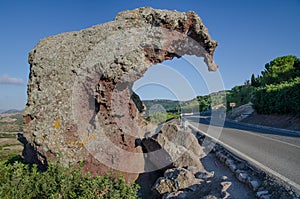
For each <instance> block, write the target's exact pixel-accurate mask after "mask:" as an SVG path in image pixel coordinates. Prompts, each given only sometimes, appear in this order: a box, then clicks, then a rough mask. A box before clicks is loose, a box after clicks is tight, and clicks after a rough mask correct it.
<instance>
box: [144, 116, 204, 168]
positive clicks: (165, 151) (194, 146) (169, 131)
mask: <svg viewBox="0 0 300 199" xmlns="http://www.w3.org/2000/svg"><path fill="white" fill-rule="evenodd" d="M178 126H179V125H178V124H176V122H175V121H172V122H169V123H166V124H165V125H163V126H162V128H161V130H160V132H159V133H158V134H156V135H155V136H153V137H151V138H145V139H144V140H143V141H142V142H143V146H144V147H145V149H146V152H147V160H149V161H151V163H152V165H153V166H154V168H153V169H151V170H156V169H161V168H163V167H166V166H168V165H172V166H174V167H176V168H181V167H194V168H195V169H194V170H197V172H201V171H204V168H203V166H202V164H201V162H200V158H201V157H203V156H204V155H205V154H204V152H203V150H202V147H201V146H200V145H199V143H198V140H197V138H196V136H195V135H194V134H192V133H191V132H190V131H185V130H184V129H180V128H179V127H178Z"/></svg>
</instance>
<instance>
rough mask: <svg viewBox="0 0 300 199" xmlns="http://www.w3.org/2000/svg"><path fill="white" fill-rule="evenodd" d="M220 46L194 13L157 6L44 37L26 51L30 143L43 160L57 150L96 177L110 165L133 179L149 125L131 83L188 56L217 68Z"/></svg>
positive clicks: (26, 133)
mask: <svg viewBox="0 0 300 199" xmlns="http://www.w3.org/2000/svg"><path fill="white" fill-rule="evenodd" d="M216 46H217V43H216V42H215V41H213V40H212V39H211V38H210V36H209V34H208V32H207V29H206V27H205V26H204V25H203V23H202V21H201V19H200V18H199V16H198V15H197V14H196V13H194V12H187V13H183V12H177V11H167V10H155V9H152V8H139V9H135V10H131V11H124V12H121V13H119V14H118V15H117V17H116V18H115V20H114V21H112V22H108V23H105V24H101V25H96V26H93V27H91V28H88V29H84V30H81V31H74V32H68V33H63V34H59V35H55V36H51V37H48V38H45V39H43V40H41V41H40V42H39V43H38V45H37V46H36V47H35V48H34V49H33V50H32V51H31V52H30V54H29V64H30V79H29V82H28V102H27V106H26V109H25V121H26V125H25V127H24V137H25V138H26V139H27V141H28V147H27V148H33V149H34V150H36V151H38V153H37V154H41V155H40V156H39V157H37V159H41V160H40V162H46V160H44V159H47V160H49V159H52V160H55V159H57V156H58V155H60V157H61V160H60V162H61V163H62V164H64V165H68V164H73V163H77V162H79V161H84V162H85V163H86V164H85V169H86V170H88V171H90V172H91V173H93V174H95V173H99V174H102V173H105V172H107V171H108V170H109V169H113V170H116V171H121V172H123V173H124V174H125V177H126V178H127V180H129V181H130V180H134V179H136V177H137V174H138V173H141V172H144V170H145V163H144V154H143V152H142V149H141V147H136V139H137V138H143V137H144V134H145V133H146V132H148V131H149V129H150V130H151V128H150V127H149V125H148V123H147V122H146V121H145V120H144V119H143V118H142V117H141V113H142V112H143V105H142V103H141V101H140V99H139V97H138V96H137V95H136V94H135V93H134V92H133V91H132V89H131V88H132V84H133V82H134V81H136V80H137V79H139V78H140V77H142V75H143V73H144V72H145V71H146V70H147V68H149V67H150V66H151V65H153V64H156V63H160V62H163V61H164V60H168V59H172V58H174V57H181V56H183V55H185V54H188V55H196V56H199V57H204V61H205V62H206V64H207V66H208V69H209V70H216V69H217V66H216V65H215V64H214V62H213V53H214V50H215V47H216ZM163 139H165V138H162V139H161V140H163ZM168 139H169V138H168ZM29 145H30V146H29ZM24 154H30V153H24ZM27 159H30V158H27Z"/></svg>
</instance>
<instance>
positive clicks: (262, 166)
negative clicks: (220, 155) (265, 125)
mask: <svg viewBox="0 0 300 199" xmlns="http://www.w3.org/2000/svg"><path fill="white" fill-rule="evenodd" d="M189 126H190V127H191V128H193V129H195V130H197V131H199V132H201V133H203V134H204V135H205V136H208V137H209V138H211V139H212V140H214V141H215V142H216V143H219V144H220V145H222V146H224V147H225V148H227V149H229V150H230V151H232V152H233V153H235V154H236V155H238V156H240V157H241V158H245V159H247V160H248V161H250V162H252V163H253V164H255V165H257V166H258V167H260V168H261V169H263V170H264V171H266V172H268V173H270V174H271V175H273V176H275V177H277V178H279V179H281V180H283V181H284V182H286V183H287V184H289V185H291V186H292V187H294V188H296V189H297V190H298V191H300V185H299V184H298V183H296V182H294V181H292V180H290V179H289V178H287V177H285V176H283V175H281V174H280V173H278V172H276V171H274V170H273V169H271V168H269V167H267V166H265V165H263V164H261V163H260V162H258V161H256V160H254V159H253V158H251V157H249V156H247V155H246V154H244V153H242V152H240V151H238V150H237V149H235V148H233V147H231V146H229V145H227V144H225V143H224V142H222V141H220V140H218V139H216V138H214V137H212V136H211V135H209V134H207V133H205V132H203V131H202V130H200V129H198V128H197V127H195V126H194V125H192V124H191V123H189Z"/></svg>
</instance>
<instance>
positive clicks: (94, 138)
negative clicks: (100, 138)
mask: <svg viewBox="0 0 300 199" xmlns="http://www.w3.org/2000/svg"><path fill="white" fill-rule="evenodd" d="M89 138H90V140H96V138H97V134H96V133H91V134H90V137H89Z"/></svg>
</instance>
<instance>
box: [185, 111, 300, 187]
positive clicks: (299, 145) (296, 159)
mask: <svg viewBox="0 0 300 199" xmlns="http://www.w3.org/2000/svg"><path fill="white" fill-rule="evenodd" d="M185 118H186V119H187V120H188V121H189V123H190V124H192V125H193V126H194V127H197V128H198V129H200V130H201V131H204V132H205V133H207V134H208V135H210V136H212V137H214V138H216V139H217V140H219V141H220V142H222V143H225V145H227V146H230V149H229V150H231V151H232V150H233V151H232V152H233V153H236V152H238V153H239V154H237V155H238V156H243V157H241V158H243V159H245V160H248V161H249V162H251V163H252V164H256V166H258V167H261V168H262V169H263V170H265V171H267V172H269V173H271V174H272V175H275V176H276V177H278V178H281V180H283V181H285V182H286V183H288V184H290V185H292V186H293V187H294V188H296V189H297V191H298V192H299V191H300V134H297V133H288V132H285V131H281V130H274V129H265V128H259V127H251V126H247V125H243V124H240V123H234V122H228V121H226V122H225V124H224V126H223V127H222V125H221V124H217V125H210V117H200V116H186V117H185ZM278 122H280V121H278ZM208 129H209V130H208ZM222 143H221V144H222ZM225 147H226V146H225Z"/></svg>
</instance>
